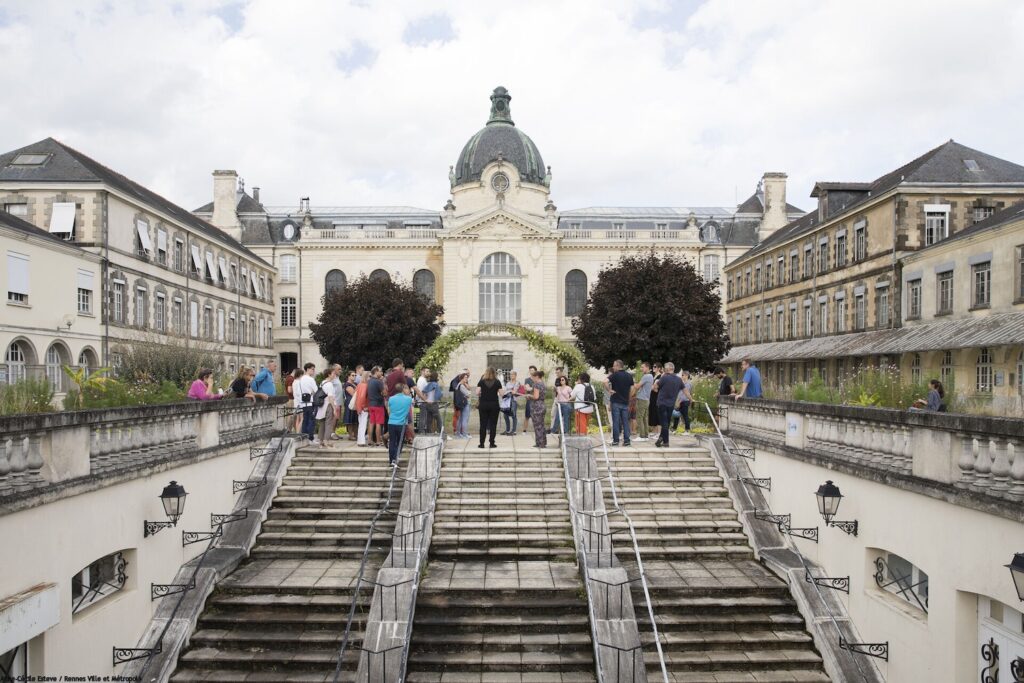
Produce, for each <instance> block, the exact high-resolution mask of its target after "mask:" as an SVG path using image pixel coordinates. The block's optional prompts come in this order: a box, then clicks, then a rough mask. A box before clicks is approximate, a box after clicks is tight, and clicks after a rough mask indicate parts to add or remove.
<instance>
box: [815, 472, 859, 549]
mask: <svg viewBox="0 0 1024 683" xmlns="http://www.w3.org/2000/svg"><path fill="white" fill-rule="evenodd" d="M814 495H815V496H817V498H818V512H819V513H821V517H822V519H824V520H825V526H834V527H836V528H838V529H842V530H843V531H845V532H846V533H848V534H850V535H851V536H856V535H857V528H858V526H859V525H858V523H857V520H852V521H845V522H837V521H835V516H836V512H838V511H839V503H840V502H842V500H843V494H842V493H841V492H840V491H839V487H838V486H836V485H835V484H833V483H832V480H831V479H829V480H828V481H826V482H825V483H824V484H822V485H821V486H819V487H818V490H817V492H815V494H814Z"/></svg>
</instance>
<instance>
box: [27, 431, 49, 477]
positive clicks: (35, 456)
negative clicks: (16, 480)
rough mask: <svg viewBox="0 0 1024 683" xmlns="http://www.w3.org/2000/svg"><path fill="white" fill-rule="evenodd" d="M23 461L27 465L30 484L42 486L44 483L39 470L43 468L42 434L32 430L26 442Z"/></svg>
mask: <svg viewBox="0 0 1024 683" xmlns="http://www.w3.org/2000/svg"><path fill="white" fill-rule="evenodd" d="M26 449H27V452H26V457H25V462H26V464H27V465H28V476H27V479H28V481H29V484H30V485H31V486H42V485H43V484H45V483H46V480H45V479H43V475H42V474H41V473H40V471H41V470H42V469H43V434H42V432H32V433H31V434H29V435H28V439H27V443H26Z"/></svg>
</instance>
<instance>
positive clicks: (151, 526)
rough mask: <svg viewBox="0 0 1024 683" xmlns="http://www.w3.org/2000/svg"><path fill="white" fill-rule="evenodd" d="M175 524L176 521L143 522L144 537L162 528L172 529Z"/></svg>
mask: <svg viewBox="0 0 1024 683" xmlns="http://www.w3.org/2000/svg"><path fill="white" fill-rule="evenodd" d="M172 526H174V522H150V521H143V522H142V537H143V538H149V537H150V536H152V535H153V534H155V533H157V532H158V531H160V530H161V529H170V528H171V527H172Z"/></svg>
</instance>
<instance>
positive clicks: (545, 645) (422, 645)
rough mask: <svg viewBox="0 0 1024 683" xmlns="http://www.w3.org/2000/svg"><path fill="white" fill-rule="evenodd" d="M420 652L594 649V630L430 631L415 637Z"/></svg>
mask: <svg viewBox="0 0 1024 683" xmlns="http://www.w3.org/2000/svg"><path fill="white" fill-rule="evenodd" d="M414 640H415V647H416V650H417V651H418V652H444V651H451V650H459V651H463V652H473V651H479V652H480V653H481V654H482V653H485V652H529V651H531V650H544V651H556V650H560V651H567V650H568V651H585V650H590V649H591V647H592V645H591V640H590V632H589V631H588V630H587V629H582V630H579V631H574V632H568V633H551V632H548V633H518V632H516V631H515V630H512V631H511V632H508V633H471V632H468V631H466V632H461V633H450V632H447V631H442V632H437V631H428V632H426V633H418V634H416V635H415V636H414Z"/></svg>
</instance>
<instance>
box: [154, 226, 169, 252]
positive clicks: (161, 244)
mask: <svg viewBox="0 0 1024 683" xmlns="http://www.w3.org/2000/svg"><path fill="white" fill-rule="evenodd" d="M156 249H157V251H163V252H166V251H167V233H166V232H165V231H163V230H157V231H156Z"/></svg>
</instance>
